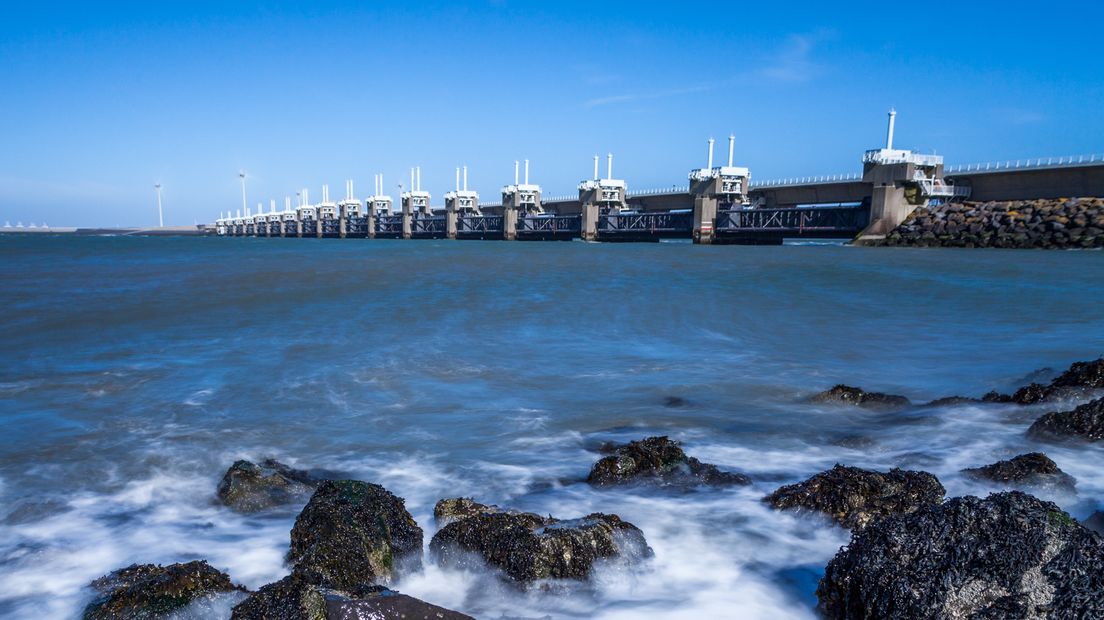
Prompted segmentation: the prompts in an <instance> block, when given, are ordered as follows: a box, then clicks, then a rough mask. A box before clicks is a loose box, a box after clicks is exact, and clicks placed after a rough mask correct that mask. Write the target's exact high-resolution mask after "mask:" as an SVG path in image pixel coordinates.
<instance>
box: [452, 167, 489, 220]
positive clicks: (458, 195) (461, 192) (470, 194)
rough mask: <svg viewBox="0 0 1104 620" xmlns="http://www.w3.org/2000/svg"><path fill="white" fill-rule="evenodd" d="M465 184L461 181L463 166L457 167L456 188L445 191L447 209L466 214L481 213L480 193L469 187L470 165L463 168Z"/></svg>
mask: <svg viewBox="0 0 1104 620" xmlns="http://www.w3.org/2000/svg"><path fill="white" fill-rule="evenodd" d="M462 169H463V171H464V176H463V180H464V182H463V185H461V183H460V171H461V168H457V169H456V189H455V190H453V191H451V192H446V193H445V210H446V211H450V212H453V213H462V214H465V215H480V211H479V193H478V192H476V191H474V190H469V189H468V167H467V166H464V167H463V168H462Z"/></svg>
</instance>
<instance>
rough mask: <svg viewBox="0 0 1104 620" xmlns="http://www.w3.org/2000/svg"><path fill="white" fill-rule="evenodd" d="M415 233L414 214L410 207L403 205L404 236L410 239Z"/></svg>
mask: <svg viewBox="0 0 1104 620" xmlns="http://www.w3.org/2000/svg"><path fill="white" fill-rule="evenodd" d="M413 235H414V214H413V213H412V212H411V211H410V207H409V206H407V205H403V210H402V238H403V239H409V238H411V237H412V236H413Z"/></svg>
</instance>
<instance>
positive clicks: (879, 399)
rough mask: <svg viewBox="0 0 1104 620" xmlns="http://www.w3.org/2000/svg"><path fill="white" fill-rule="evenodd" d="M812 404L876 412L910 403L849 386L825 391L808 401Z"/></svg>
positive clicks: (903, 406) (904, 399)
mask: <svg viewBox="0 0 1104 620" xmlns="http://www.w3.org/2000/svg"><path fill="white" fill-rule="evenodd" d="M810 400H811V401H812V402H814V403H838V404H841V405H855V406H858V407H862V408H864V409H874V410H877V411H896V410H899V409H904V408H906V407H908V406H909V405H911V404H912V403H911V402H910V401H909V399H907V398H905V397H904V396H897V395H895V394H883V393H881V392H867V391H865V390H863V389H862V388H857V387H851V386H849V385H842V384H841V385H837V386H835V387H833V388H832V389H830V390H825V391H823V392H821V393H819V394H817V395H815V396H813V397H812V398H811V399H810Z"/></svg>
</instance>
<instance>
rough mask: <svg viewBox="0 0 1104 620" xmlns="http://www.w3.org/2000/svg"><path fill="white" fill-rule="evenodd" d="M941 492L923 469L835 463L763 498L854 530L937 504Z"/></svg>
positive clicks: (939, 500) (939, 485) (779, 506)
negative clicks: (818, 514)
mask: <svg viewBox="0 0 1104 620" xmlns="http://www.w3.org/2000/svg"><path fill="white" fill-rule="evenodd" d="M945 493H946V491H945V490H944V489H943V485H942V484H940V483H939V480H938V479H937V478H936V477H935V476H933V475H931V474H929V473H927V472H923V471H905V470H903V469H891V470H890V471H889V472H888V473H884V474H883V473H881V472H876V471H870V470H867V469H859V468H857V467H844V466H843V465H839V464H837V465H836V466H835V467H833V468H832V469H830V470H828V471H826V472H821V473H819V474H817V475H815V476H813V477H812V478H809V479H808V480H806V481H804V482H799V483H797V484H790V485H787V486H784V487H781V488H779V489H778V490H776V491H775V492H774V493H771V494H770V495H768V496H766V497H765V498H763V501H765V502H767V503H768V504H770V505H771V506H774V507H775V508H779V509H787V508H800V509H805V510H814V511H817V512H823V513H824V514H826V515H828V516H830V517H832V519H834V520H835V521H836V522H837V523H839V524H840V525H842V526H844V527H847V528H851V529H858V528H862V527H865V526H866V525H867V524H868V523H870V522H872V521H874V520H875V519H878V518H881V517H885V516H887V515H892V514H900V513H908V512H913V511H914V510H917V509H918V508H920V507H921V506H927V505H932V504H938V503H940V502H942V501H943V495H944V494H945Z"/></svg>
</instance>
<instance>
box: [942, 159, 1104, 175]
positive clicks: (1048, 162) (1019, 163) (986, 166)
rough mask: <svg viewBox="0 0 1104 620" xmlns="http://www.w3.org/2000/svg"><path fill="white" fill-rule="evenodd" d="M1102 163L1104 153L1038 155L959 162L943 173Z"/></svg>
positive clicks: (1069, 166)
mask: <svg viewBox="0 0 1104 620" xmlns="http://www.w3.org/2000/svg"><path fill="white" fill-rule="evenodd" d="M1100 165H1104V155H1095V154H1093V155H1070V156H1063V157H1038V158H1034V159H1017V160H1015V161H1012V160H1007V161H997V162H986V163H983V164H959V165H956V166H947V167H945V168H944V169H943V173H944V174H951V173H962V172H1001V171H1007V170H1024V169H1039V168H1076V167H1077V166H1100Z"/></svg>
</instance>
